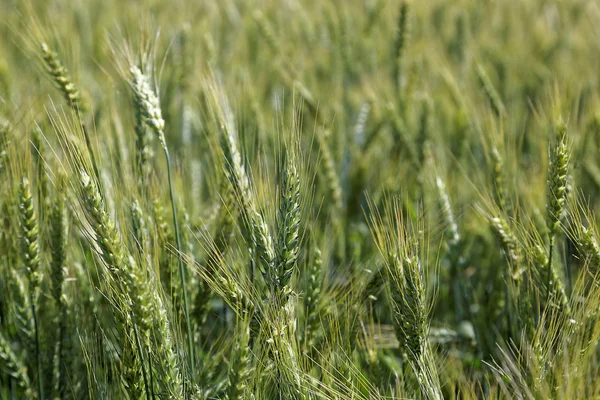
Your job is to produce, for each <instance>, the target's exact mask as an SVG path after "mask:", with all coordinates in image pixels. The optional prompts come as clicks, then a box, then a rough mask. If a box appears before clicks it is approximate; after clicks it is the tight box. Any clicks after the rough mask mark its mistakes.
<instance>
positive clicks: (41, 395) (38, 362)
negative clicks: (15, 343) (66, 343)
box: [29, 291, 44, 399]
mask: <svg viewBox="0 0 600 400" xmlns="http://www.w3.org/2000/svg"><path fill="white" fill-rule="evenodd" d="M29 299H30V301H31V313H32V314H33V327H34V331H35V356H36V368H37V383H38V393H39V398H40V399H43V398H44V388H43V385H42V353H40V333H39V332H40V331H39V329H38V327H39V325H38V317H37V311H36V308H35V299H34V296H33V291H31V293H30V296H29Z"/></svg>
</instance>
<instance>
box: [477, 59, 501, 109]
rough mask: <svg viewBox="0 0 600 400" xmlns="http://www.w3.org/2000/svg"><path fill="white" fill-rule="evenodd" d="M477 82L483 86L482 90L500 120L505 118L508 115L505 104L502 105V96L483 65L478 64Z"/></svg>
mask: <svg viewBox="0 0 600 400" xmlns="http://www.w3.org/2000/svg"><path fill="white" fill-rule="evenodd" d="M476 72H477V80H478V81H479V85H481V89H482V90H483V93H484V94H485V96H486V97H487V99H488V101H489V102H490V106H491V107H492V111H494V114H496V116H497V117H498V118H502V117H504V115H505V114H506V109H505V108H504V103H502V99H501V98H500V95H499V94H498V92H497V91H496V88H495V87H494V85H493V84H492V81H491V80H490V77H489V76H488V74H487V72H485V69H484V68H483V66H482V65H481V64H477V69H476Z"/></svg>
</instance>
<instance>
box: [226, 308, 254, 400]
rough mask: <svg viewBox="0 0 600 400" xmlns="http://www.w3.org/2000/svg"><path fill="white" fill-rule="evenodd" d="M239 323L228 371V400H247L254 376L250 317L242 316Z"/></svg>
mask: <svg viewBox="0 0 600 400" xmlns="http://www.w3.org/2000/svg"><path fill="white" fill-rule="evenodd" d="M241 317H242V319H241V320H240V321H239V322H238V328H237V331H238V332H237V335H236V339H235V343H234V345H233V349H232V351H231V357H230V359H229V364H228V369H227V388H226V390H225V399H226V400H237V399H245V398H246V392H247V391H248V390H249V381H250V376H251V374H252V366H251V365H250V362H251V353H250V346H249V342H250V322H249V320H246V318H249V316H241Z"/></svg>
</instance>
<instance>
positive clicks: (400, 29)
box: [392, 0, 410, 91]
mask: <svg viewBox="0 0 600 400" xmlns="http://www.w3.org/2000/svg"><path fill="white" fill-rule="evenodd" d="M409 12H410V8H409V6H408V1H406V0H403V1H402V2H401V3H400V13H399V15H398V23H397V24H396V39H395V41H394V53H393V56H394V59H393V63H394V64H393V67H392V81H393V82H394V85H395V88H396V91H398V90H400V86H401V84H402V64H403V61H404V50H405V47H406V44H407V42H408V39H409V34H410V23H409V22H410V21H409V19H410V15H409Z"/></svg>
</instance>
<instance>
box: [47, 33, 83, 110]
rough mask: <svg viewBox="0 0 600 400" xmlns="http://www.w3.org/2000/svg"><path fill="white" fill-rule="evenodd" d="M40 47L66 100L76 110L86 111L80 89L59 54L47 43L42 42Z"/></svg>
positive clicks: (48, 67)
mask: <svg viewBox="0 0 600 400" xmlns="http://www.w3.org/2000/svg"><path fill="white" fill-rule="evenodd" d="M40 47H41V49H42V57H43V59H44V62H45V63H46V68H47V70H48V73H49V74H50V75H51V76H52V78H53V79H54V82H55V83H56V85H57V86H58V88H59V89H60V91H61V92H62V94H63V96H64V98H65V100H67V103H68V104H69V107H71V108H72V109H73V110H75V111H81V112H83V111H85V110H86V107H85V105H84V104H83V102H82V100H81V95H80V93H79V90H78V89H77V87H76V86H75V84H74V83H73V81H72V80H71V77H70V76H69V72H68V71H67V69H66V68H65V67H64V66H63V65H62V63H61V62H60V60H59V58H58V55H57V54H56V53H55V52H53V51H52V50H50V47H48V45H47V44H46V43H42V44H41V46H40Z"/></svg>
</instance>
